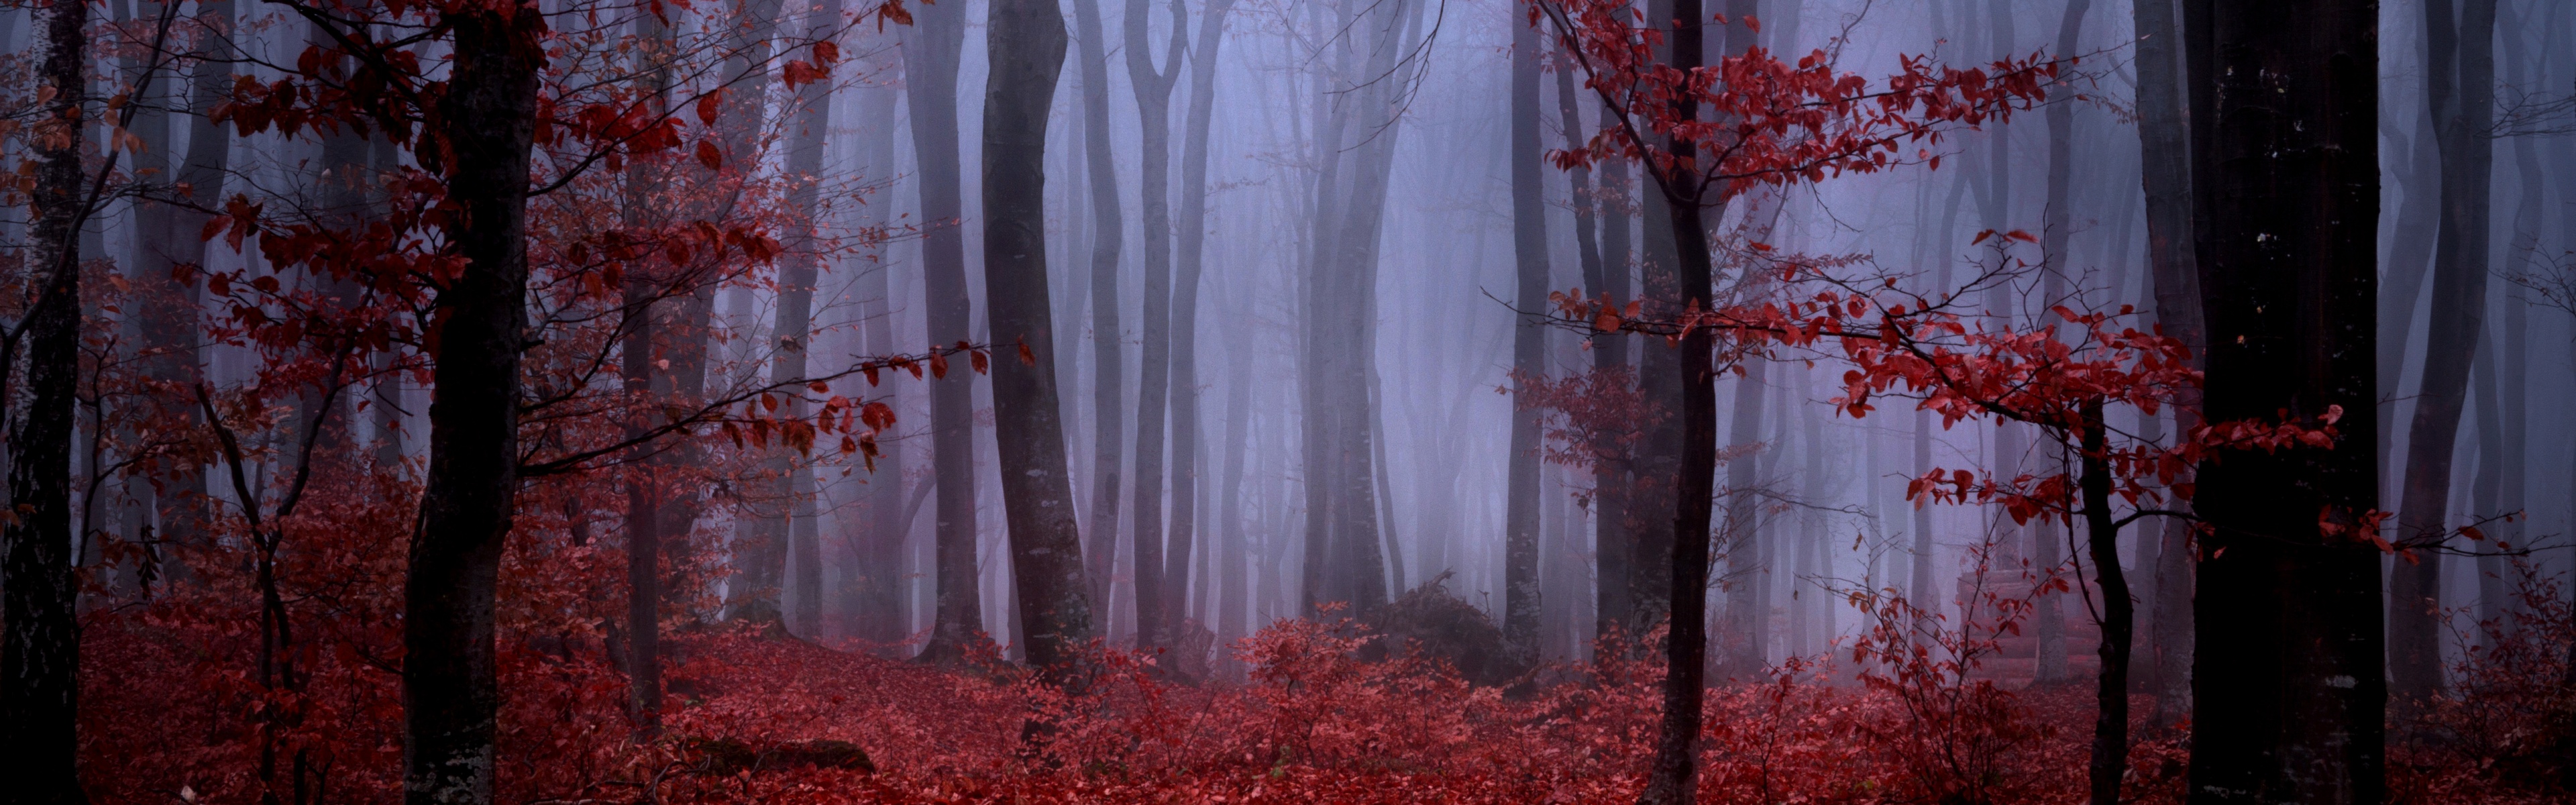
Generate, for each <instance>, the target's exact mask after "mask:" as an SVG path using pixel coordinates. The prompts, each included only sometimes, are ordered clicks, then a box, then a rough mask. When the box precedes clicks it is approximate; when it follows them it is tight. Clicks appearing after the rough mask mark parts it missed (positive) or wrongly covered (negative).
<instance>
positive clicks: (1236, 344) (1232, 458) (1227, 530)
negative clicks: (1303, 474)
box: [1211, 12, 1271, 662]
mask: <svg viewBox="0 0 2576 805" xmlns="http://www.w3.org/2000/svg"><path fill="white" fill-rule="evenodd" d="M1211 13H1213V12H1211ZM1228 329H1229V330H1231V331H1232V333H1233V334H1232V335H1230V336H1229V337H1228V338H1227V345H1226V346H1227V348H1226V355H1227V357H1228V358H1230V359H1231V361H1230V365H1231V366H1232V367H1234V368H1233V369H1232V370H1230V371H1228V372H1226V390H1225V470H1224V473H1225V474H1224V479H1223V480H1222V481H1221V482H1219V485H1218V486H1217V500H1218V503H1217V519H1216V528H1217V531H1218V534H1219V536H1218V540H1219V541H1220V542H1221V543H1222V544H1223V545H1224V546H1225V553H1223V554H1222V555H1221V557H1222V558H1220V559H1219V560H1218V569H1217V575H1218V576H1219V577H1220V578H1221V581H1220V582H1219V584H1220V587H1219V589H1221V590H1223V591H1224V593H1223V597H1222V598H1219V599H1217V618H1216V636H1217V645H1218V646H1228V645H1232V644H1233V642H1234V640H1235V639H1236V638H1240V637H1244V636H1246V635H1248V634H1251V632H1252V628H1251V625H1252V624H1251V617H1250V612H1249V609H1250V607H1251V603H1252V602H1251V598H1252V597H1251V595H1249V593H1250V592H1251V589H1250V588H1249V587H1247V586H1246V583H1247V580H1248V579H1249V576H1250V574H1249V573H1248V572H1247V570H1248V568H1246V567H1245V566H1246V565H1248V564H1250V563H1251V561H1252V552H1251V550H1250V549H1251V545H1250V544H1249V540H1248V539H1247V537H1246V535H1245V534H1244V528H1243V494H1244V489H1243V459H1244V451H1245V446H1246V445H1245V443H1246V442H1247V441H1248V440H1249V436H1248V433H1249V431H1250V430H1251V427H1252V400H1251V397H1252V373H1251V372H1249V371H1246V369H1247V368H1248V367H1249V363H1250V361H1249V360H1248V359H1249V358H1250V357H1251V356H1250V355H1249V354H1248V353H1249V352H1250V350H1248V349H1246V348H1245V346H1244V344H1243V342H1244V340H1245V339H1244V338H1243V336H1242V335H1241V333H1242V329H1241V328H1228ZM1265 505H1271V504H1265ZM1218 656H1219V657H1221V658H1224V659H1222V660H1220V662H1231V660H1232V657H1233V656H1234V653H1233V652H1231V651H1220V652H1218Z"/></svg>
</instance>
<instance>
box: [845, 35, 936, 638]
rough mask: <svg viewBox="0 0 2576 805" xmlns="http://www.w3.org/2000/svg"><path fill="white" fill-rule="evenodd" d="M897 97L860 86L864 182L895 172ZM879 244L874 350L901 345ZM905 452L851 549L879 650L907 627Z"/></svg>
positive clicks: (861, 614)
mask: <svg viewBox="0 0 2576 805" xmlns="http://www.w3.org/2000/svg"><path fill="white" fill-rule="evenodd" d="M877 58H879V59H883V60H884V61H883V62H881V63H877V64H874V65H873V66H874V67H875V68H876V70H879V71H884V72H889V73H890V72H893V71H895V70H898V69H900V67H901V64H902V62H901V60H900V59H899V58H887V56H886V55H879V56H878V57H877ZM900 99H901V96H900V94H899V93H898V91H897V90H896V89H895V88H894V87H889V86H881V85H879V86H868V87H865V88H862V89H860V90H859V110H860V113H859V119H860V120H861V121H862V122H861V125H862V126H865V127H867V131H866V133H865V134H864V135H863V137H864V139H863V140H862V141H861V142H862V145H861V149H862V150H861V153H862V154H864V155H866V160H867V161H866V165H867V170H868V179H869V180H870V181H873V182H878V183H885V182H889V181H891V180H892V179H893V177H894V176H896V175H898V174H899V173H900V172H901V171H900V166H898V165H897V164H896V163H895V153H894V142H895V132H894V128H893V127H894V121H895V114H894V113H895V104H896V102H897V101H899V100H900ZM892 206H893V205H892V204H887V203H877V204H869V205H866V206H865V207H862V208H861V209H860V213H859V214H860V216H861V220H862V221H863V226H864V227H865V229H864V231H867V232H871V233H875V232H879V231H881V230H882V227H884V226H886V225H887V223H888V222H889V221H890V220H891V218H892V213H891V211H890V210H889V209H888V208H889V207H892ZM886 243H887V242H886V241H885V240H878V241H876V242H874V243H870V244H868V245H867V247H866V248H867V251H868V254H869V257H870V258H872V259H869V260H868V261H867V262H866V264H865V267H864V268H861V269H860V272H861V273H860V274H859V277H858V295H859V320H860V324H859V334H860V336H861V337H862V338H864V339H866V344H867V346H866V347H865V349H866V351H868V352H869V353H873V354H880V355H886V354H894V353H897V352H901V351H902V348H901V347H900V346H898V345H897V344H896V343H895V337H894V316H893V311H892V307H893V299H892V298H891V296H892V295H893V288H892V287H891V286H892V283H891V282H889V279H890V278H889V276H888V275H889V274H891V273H892V270H891V269H890V268H888V267H887V266H886V261H885V259H884V258H885V254H886V252H887V248H886ZM905 452H906V451H903V450H888V451H885V454H884V455H881V456H878V457H877V468H876V471H875V472H874V473H871V474H870V476H869V479H868V522H867V523H866V525H865V527H864V529H863V530H862V531H861V532H860V534H861V537H860V538H861V540H862V542H861V544H860V545H859V546H858V551H857V556H856V559H857V561H858V577H859V578H858V583H859V585H860V587H859V590H858V593H859V596H858V603H859V607H858V612H857V613H855V614H856V616H857V617H856V619H855V623H854V626H855V631H856V634H857V636H858V638H859V639H860V640H863V641H866V642H868V643H871V644H875V645H876V646H878V647H880V650H884V649H888V648H892V647H893V646H894V645H895V644H897V643H900V642H902V641H903V639H904V638H905V637H906V636H907V635H906V634H905V633H906V632H907V631H909V627H908V624H909V623H910V621H909V620H908V619H906V618H905V617H904V606H905V603H906V597H905V596H904V594H903V592H904V588H905V582H904V568H903V552H904V545H905V543H907V542H909V541H910V539H911V536H912V518H913V514H914V511H915V509H917V508H919V506H920V503H919V501H920V499H921V498H920V492H921V491H926V490H927V489H928V488H929V487H927V486H922V487H921V489H919V490H916V491H915V492H914V493H913V494H912V495H910V496H909V497H911V498H912V501H911V502H910V503H907V501H906V497H907V495H906V494H905V491H904V465H905V463H906V462H905V461H904V454H905Z"/></svg>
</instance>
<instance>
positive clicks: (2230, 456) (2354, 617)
mask: <svg viewBox="0 0 2576 805" xmlns="http://www.w3.org/2000/svg"><path fill="white" fill-rule="evenodd" d="M2185 9H2186V12H2185V31H2186V42H2187V45H2188V47H2189V48H2190V50H2189V51H2188V52H2189V53H2190V54H2191V56H2192V57H2193V58H2192V59H2191V61H2190V63H2189V64H2188V70H2189V71H2190V75H2191V76H2192V79H2193V83H2194V85H2195V86H2202V87H2207V88H2209V89H2210V90H2211V91H2210V92H2208V93H2193V94H2192V96H2191V98H2190V102H2191V104H2192V106H2193V110H2192V115H2191V124H2192V129H2193V138H2192V139H2193V142H2194V144H2195V145H2196V146H2205V147H2196V148H2195V149H2194V151H2193V153H2194V159H2193V163H2194V168H2193V175H2192V179H2193V182H2192V184H2193V194H2194V195H2195V196H2196V197H2197V199H2196V200H2197V201H2199V202H2201V203H2200V204H2197V205H2195V206H2196V208H2197V210H2198V212H2197V213H2196V216H2195V220H2194V222H2193V223H2194V226H2195V231H2196V232H2197V233H2198V235H2199V236H2200V239H2201V242H2202V244H2203V248H2202V251H2201V255H2200V259H2199V261H2198V267H2199V274H2200V281H2201V297H2202V310H2203V311H2204V314H2205V315H2206V316H2207V323H2208V326H2209V339H2208V340H2209V344H2210V349H2209V350H2208V352H2207V361H2208V367H2209V369H2208V380H2207V383H2206V386H2205V388H2206V389H2207V392H2206V395H2205V397H2204V404H2205V405H2206V416H2207V417H2208V418H2209V419H2210V420H2212V421H2234V420H2254V421H2274V420H2276V419H2277V418H2279V417H2282V416H2283V415H2284V412H2286V415H2287V416H2288V417H2291V418H2293V419H2295V420H2296V421H2299V422H2304V423H2309V424H2315V423H2316V422H2318V421H2320V419H2321V417H2322V416H2323V415H2325V414H2326V413H2327V412H2328V411H2329V410H2330V409H2329V406H2340V407H2341V408H2342V419H2341V420H2340V421H2338V422H2337V423H2336V425H2335V426H2336V428H2337V429H2338V430H2339V432H2341V433H2342V434H2344V436H2343V437H2342V438H2340V439H2339V440H2338V441H2337V443H2336V444H2335V446H2334V447H2333V448H2331V449H2321V448H2302V449H2295V450H2284V451H2281V452H2278V453H2261V452H2255V451H2229V452H2228V453H2227V454H2226V455H2224V456H2222V457H2219V458H2218V459H2216V460H2213V461H2210V462H2206V463H2204V464H2202V465H2201V467H2200V473H2199V474H2200V481H2199V488H2200V495H2199V497H2198V499H2197V500H2196V501H2195V509H2196V510H2197V512H2198V513H2199V515H2200V516H2201V517H2202V518H2203V521H2204V524H2205V526H2206V527H2208V528H2210V529H2212V533H2210V534H2209V535H2208V536H2206V537H2205V538H2204V540H2203V544H2204V545H2205V546H2206V547H2207V548H2208V550H2207V551H2206V553H2204V556H2205V557H2206V558H2204V559H2203V560H2202V561H2201V563H2200V582H2201V583H2200V584H2199V586H2198V591H2197V596H2196V598H2195V600H2194V602H2193V605H2194V614H2195V615H2196V616H2197V618H2196V620H2197V622H2198V626H2197V631H2198V634H2197V635H2196V636H2195V643H2196V646H2197V649H2196V651H2195V655H2194V658H2193V662H2194V668H2193V669H2194V673H2193V675H2192V711H2193V729H2192V755H2191V772H2190V773H2191V783H2190V785H2191V787H2190V790H2191V792H2192V794H2191V801H2192V802H2194V803H2200V804H2203V805H2210V804H2214V803H2234V802H2247V803H2252V802H2265V803H2270V802H2305V803H2322V804H2329V805H2330V804H2332V803H2376V802H2379V801H2380V800H2381V799H2382V797H2383V795H2384V791H2385V785H2386V784H2385V780H2384V778H2383V769H2384V757H2385V755H2384V751H2383V749H2382V744H2381V736H2382V733H2383V726H2382V724H2383V722H2382V715H2383V711H2384V707H2385V701H2386V688H2385V686H2384V683H2383V682H2382V680H2383V679H2385V677H2384V676H2383V675H2382V673H2383V668H2384V665H2383V656H2382V653H2381V649H2382V637H2381V631H2380V630H2381V624H2380V612H2381V609H2380V600H2379V597H2380V596H2379V552H2378V551H2377V550H2375V549H2374V548H2372V547H2371V546H2370V544H2369V543H2368V542H2366V541H2363V540H2361V539H2357V538H2355V537H2354V536H2350V535H2347V534H2331V533H2326V529H2324V528H2322V527H2321V526H2324V525H2331V526H2336V527H2339V528H2351V527H2355V526H2357V525H2358V524H2359V523H2361V522H2363V521H2362V515H2363V513H2364V512H2366V511H2367V510H2369V509H2370V508H2371V507H2372V503H2373V501H2374V500H2375V499H2376V497H2377V495H2376V491H2377V490H2376V486H2377V484H2376V479H2375V477H2374V455H2373V453H2374V451H2373V450H2372V449H2371V446H2370V445H2369V443H2368V441H2367V434H2370V433H2372V432H2373V429H2374V423H2373V421H2372V420H2373V419H2374V418H2375V415H2376V411H2377V409H2376V406H2375V402H2376V400H2375V398H2374V389H2375V385H2374V383H2373V380H2372V375H2373V366H2372V364H2373V360H2374V352H2373V348H2374V346H2375V344H2374V338H2375V331H2374V328H2375V324H2376V319H2377V317H2376V315H2375V313H2376V311H2375V306H2376V301H2377V295H2376V292H2375V291H2376V288H2375V282H2376V279H2377V277H2376V276H2375V275H2376V267H2375V265H2374V262H2375V261H2374V260H2373V257H2374V251H2375V249H2374V244H2373V241H2374V239H2375V235H2376V230H2377V228H2378V198H2379V193H2378V135H2377V132H2376V130H2375V126H2374V125H2373V124H2374V122H2375V120H2376V117H2377V105H2378V91H2379V76H2378V42H2377V38H2378V36H2377V27H2376V22H2377V18H2376V14H2375V13H2374V10H2373V7H2372V4H2370V3H2366V2H2356V1H2355V0H2301V1H2300V2H2290V3H2273V4H2259V5H2255V4H2235V3H2216V2H2209V1H2208V0H2188V2H2186V4H2185Z"/></svg>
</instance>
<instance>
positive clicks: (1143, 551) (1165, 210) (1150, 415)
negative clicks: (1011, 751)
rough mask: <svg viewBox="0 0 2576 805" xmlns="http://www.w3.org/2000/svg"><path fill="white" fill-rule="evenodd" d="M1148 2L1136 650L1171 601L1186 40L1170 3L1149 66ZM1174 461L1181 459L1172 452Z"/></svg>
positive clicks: (1134, 6)
mask: <svg viewBox="0 0 2576 805" xmlns="http://www.w3.org/2000/svg"><path fill="white" fill-rule="evenodd" d="M1152 7H1153V3H1152V2H1151V0H1131V1H1130V2H1129V3H1127V15H1126V21H1127V25H1126V31H1127V36H1126V40H1125V49H1126V55H1127V84H1128V86H1129V88H1130V89H1133V90H1135V94H1136V116H1137V121H1138V123H1139V124H1140V127H1141V131H1142V139H1141V141H1140V142H1141V144H1142V149H1143V152H1144V154H1143V158H1142V159H1141V160H1140V162H1141V163H1142V164H1141V170H1140V171H1139V173H1140V174H1141V175H1142V177H1143V180H1142V182H1141V183H1140V184H1139V185H1138V186H1137V194H1138V196H1139V197H1140V198H1141V199H1143V201H1144V205H1143V206H1144V212H1145V220H1144V229H1143V231H1144V235H1145V311H1144V312H1145V320H1144V336H1145V343H1144V350H1143V356H1142V365H1141V366H1140V367H1139V369H1138V371H1139V372H1140V374H1139V375H1138V377H1137V381H1136V382H1137V385H1136V500H1135V506H1136V529H1135V531H1134V532H1133V536H1134V540H1135V542H1134V546H1133V549H1132V550H1133V551H1134V555H1135V558H1136V570H1135V577H1136V645H1137V647H1138V648H1147V649H1150V648H1160V647H1163V646H1168V645H1170V644H1171V634H1172V633H1171V625H1172V613H1171V612H1170V611H1169V610H1170V609H1171V608H1172V604H1173V603H1174V602H1173V601H1172V598H1171V590H1170V589H1169V587H1168V586H1167V585H1165V584H1164V583H1163V571H1164V567H1163V516H1164V513H1163V472H1164V470H1165V468H1166V467H1167V466H1168V465H1167V464H1166V463H1165V461H1164V454H1163V451H1164V448H1165V446H1166V445H1165V441H1164V435H1165V434H1164V426H1165V425H1166V422H1165V416H1166V414H1167V413H1168V412H1169V410H1170V409H1169V407H1168V406H1169V404H1170V401H1171V386H1172V204H1171V195H1172V180H1171V166H1172V85H1173V84H1174V83H1176V82H1177V81H1178V80H1179V79H1180V77H1181V53H1182V49H1183V48H1184V47H1186V46H1187V43H1188V41H1189V36H1188V33H1189V12H1188V10H1187V7H1186V6H1184V5H1182V4H1181V3H1178V2H1175V3H1173V4H1172V37H1171V44H1170V47H1169V48H1168V49H1167V52H1166V53H1165V55H1164V57H1163V67H1162V69H1161V71H1160V72H1157V71H1156V70H1155V68H1154V48H1153V39H1152V38H1151V37H1150V36H1149V34H1148V28H1147V26H1146V17H1147V16H1148V14H1149V13H1150V12H1151V10H1152ZM1173 455H1174V456H1175V457H1177V460H1179V461H1186V460H1187V457H1186V456H1181V455H1180V454H1179V453H1174V454H1173Z"/></svg>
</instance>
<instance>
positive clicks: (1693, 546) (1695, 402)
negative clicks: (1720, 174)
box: [1637, 0, 1749, 805]
mask: <svg viewBox="0 0 2576 805" xmlns="http://www.w3.org/2000/svg"><path fill="white" fill-rule="evenodd" d="M1738 5H1749V2H1746V0H1736V1H1735V2H1733V3H1730V5H1729V8H1730V9H1733V8H1734V7H1736V6H1738ZM1702 16H1703V13H1702V12H1701V10H1700V0H1673V12H1672V15H1671V19H1673V20H1676V22H1675V23H1674V25H1675V26H1676V28H1677V29H1678V30H1677V33H1678V32H1687V31H1688V29H1687V28H1682V27H1681V26H1684V25H1688V24H1690V23H1685V22H1680V21H1684V20H1697V19H1700V18H1701V17H1702ZM1671 42H1672V45H1671V47H1672V55H1671V57H1670V58H1669V59H1668V60H1667V63H1669V64H1670V65H1672V66H1673V67H1674V68H1676V69H1680V70H1683V71H1690V70H1695V69H1698V68H1699V67H1700V63H1701V61H1702V53H1703V50H1702V47H1701V41H1700V37H1699V36H1697V35H1696V34H1691V35H1676V36H1673V37H1672V40H1671ZM1672 116H1673V119H1676V120H1690V119H1693V118H1696V117H1698V116H1699V105H1698V103H1697V102H1695V101H1692V100H1690V97H1689V96H1688V95H1683V96H1681V98H1680V99H1679V100H1677V101H1675V102H1674V103H1673V111H1672ZM1667 150H1668V151H1669V152H1670V153H1671V154H1672V155H1673V156H1674V157H1675V158H1676V159H1677V160H1678V161H1680V162H1682V163H1687V162H1688V161H1689V160H1690V159H1691V157H1692V156H1693V155H1694V154H1695V153H1696V151H1695V149H1694V147H1693V145H1692V143H1691V142H1690V141H1689V140H1687V139H1676V140H1674V141H1673V142H1672V143H1670V144H1669V146H1668V147H1667ZM1660 184H1662V186H1663V195H1664V202H1665V203H1664V206H1665V210H1666V212H1667V213H1668V215H1669V217H1670V219H1671V220H1672V226H1673V244H1674V247H1675V248H1674V251H1675V252H1676V254H1675V260H1674V268H1675V271H1674V272H1673V273H1674V277H1673V279H1674V281H1675V288H1674V289H1673V298H1675V299H1678V300H1680V302H1681V305H1682V306H1683V307H1687V306H1688V304H1689V303H1690V302H1692V301H1697V302H1698V303H1699V308H1700V309H1702V310H1707V309H1709V304H1710V301H1711V299H1710V297H1709V287H1710V276H1709V275H1710V268H1711V266H1710V261H1709V250H1708V248H1709V247H1708V233H1707V231H1706V230H1704V229H1701V228H1700V223H1699V220H1700V219H1699V216H1700V201H1699V199H1696V198H1684V197H1681V196H1678V195H1676V194H1675V193H1674V188H1675V186H1676V185H1678V184H1679V183H1678V182H1669V181H1667V182H1662V183H1660ZM1715 346H1716V342H1715V338H1714V335H1713V334H1712V333H1711V332H1710V330H1709V329H1708V328H1704V327H1703V328H1696V329H1693V330H1691V332H1690V334H1689V335H1688V336H1686V337H1684V338H1682V340H1681V348H1680V350H1679V352H1680V354H1679V356H1678V358H1679V361H1680V364H1679V367H1678V368H1679V370H1680V380H1681V382H1680V383H1679V384H1678V385H1679V386H1680V401H1681V407H1680V410H1678V411H1676V412H1675V414H1676V415H1677V416H1678V417H1679V419H1680V420H1681V431H1682V439H1681V450H1680V452H1681V457H1680V458H1681V461H1680V465H1679V467H1678V471H1677V474H1676V476H1675V483H1674V489H1673V505H1674V515H1673V538H1672V539H1673V541H1672V588H1671V592H1670V595H1671V598H1670V599H1669V600H1670V601H1671V605H1672V619H1671V624H1672V626H1671V628H1670V629H1669V630H1668V631H1667V632H1666V636H1665V640H1664V667H1665V671H1664V682H1663V716H1662V718H1661V720H1660V723H1659V724H1658V729H1657V733H1656V737H1655V760H1654V765H1653V766H1651V767H1649V769H1648V772H1647V778H1646V788H1645V791H1643V792H1642V793H1640V794H1639V795H1638V798H1637V801H1638V802H1639V803H1641V804H1642V805H1687V803H1689V802H1690V801H1691V797H1692V792H1693V789H1694V787H1695V785H1694V783H1693V782H1692V781H1693V779H1694V777H1695V776H1696V775H1697V773H1698V766H1699V764H1698V759H1699V752H1698V738H1699V729H1700V700H1701V698H1702V696H1703V695H1704V690H1703V686H1704V681H1703V680H1704V679H1705V673H1704V672H1705V671H1706V668H1705V666H1704V663H1705V662H1706V652H1707V646H1708V631H1707V625H1708V624H1707V621H1708V608H1707V607H1706V606H1704V605H1703V603H1702V602H1703V601H1704V599H1705V597H1706V594H1707V592H1706V591H1707V590H1708V541H1709V522H1708V521H1709V508H1710V506H1712V505H1714V503H1715V500H1714V497H1715V491H1716V490H1715V487H1716V485H1717V373H1716V366H1715V364H1714V362H1713V361H1714V360H1715V357H1716V356H1715V349H1714V348H1715Z"/></svg>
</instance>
